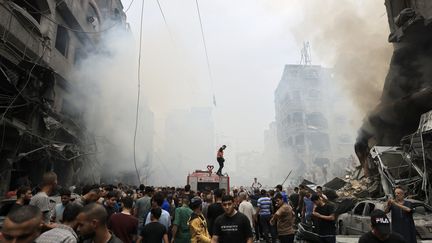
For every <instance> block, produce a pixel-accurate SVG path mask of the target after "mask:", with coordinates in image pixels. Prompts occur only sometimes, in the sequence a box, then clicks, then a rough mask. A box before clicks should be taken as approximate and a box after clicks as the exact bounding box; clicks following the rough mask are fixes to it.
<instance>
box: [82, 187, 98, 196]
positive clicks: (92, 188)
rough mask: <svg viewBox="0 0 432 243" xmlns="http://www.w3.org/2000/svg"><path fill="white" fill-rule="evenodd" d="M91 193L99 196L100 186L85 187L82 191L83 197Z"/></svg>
mask: <svg viewBox="0 0 432 243" xmlns="http://www.w3.org/2000/svg"><path fill="white" fill-rule="evenodd" d="M89 192H95V193H97V194H99V192H100V189H99V185H85V186H84V187H83V189H82V193H81V194H82V195H85V194H87V193H89Z"/></svg>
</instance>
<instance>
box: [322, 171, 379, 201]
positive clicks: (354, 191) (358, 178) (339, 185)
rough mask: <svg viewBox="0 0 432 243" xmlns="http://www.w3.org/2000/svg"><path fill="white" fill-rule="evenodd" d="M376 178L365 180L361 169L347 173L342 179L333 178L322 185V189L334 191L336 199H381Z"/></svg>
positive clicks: (377, 177) (377, 178)
mask: <svg viewBox="0 0 432 243" xmlns="http://www.w3.org/2000/svg"><path fill="white" fill-rule="evenodd" d="M380 185H381V184H380V178H379V175H378V176H374V177H370V178H367V177H365V176H364V173H363V170H362V167H361V166H359V167H357V168H355V169H353V170H350V171H347V175H346V176H345V178H344V179H341V178H339V177H335V178H334V179H333V180H331V181H329V182H327V183H326V184H324V185H323V186H324V188H326V189H330V190H334V191H336V195H337V197H338V198H351V197H356V198H371V197H372V198H373V197H381V196H383V195H382V190H381V186H380Z"/></svg>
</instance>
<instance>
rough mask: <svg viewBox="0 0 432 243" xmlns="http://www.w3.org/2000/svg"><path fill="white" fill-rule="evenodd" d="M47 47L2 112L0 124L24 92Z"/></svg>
mask: <svg viewBox="0 0 432 243" xmlns="http://www.w3.org/2000/svg"><path fill="white" fill-rule="evenodd" d="M46 49H47V47H46V46H45V45H44V47H43V51H42V55H41V56H40V57H39V58H38V60H37V61H36V62H35V63H34V64H33V66H32V67H31V69H30V71H29V73H28V77H27V81H26V82H25V84H24V86H23V87H22V89H20V90H19V92H18V94H17V95H16V96H15V97H14V99H13V100H12V102H11V103H10V104H9V105H8V107H7V108H6V110H5V111H4V112H3V115H2V117H1V118H0V122H2V121H3V119H4V118H5V116H6V114H7V112H8V111H9V109H10V108H11V107H12V106H13V104H14V103H15V101H16V100H17V99H18V97H19V96H20V95H21V93H22V92H23V91H24V89H25V88H26V87H27V85H28V84H29V83H30V79H31V74H32V72H33V69H34V68H35V67H36V65H38V64H39V62H41V61H42V58H43V56H44V55H45V51H46Z"/></svg>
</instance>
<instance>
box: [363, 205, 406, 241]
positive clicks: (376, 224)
mask: <svg viewBox="0 0 432 243" xmlns="http://www.w3.org/2000/svg"><path fill="white" fill-rule="evenodd" d="M371 228H372V230H371V231H369V232H367V233H364V234H363V235H362V236H361V237H360V239H359V241H358V242H359V243H403V242H406V241H405V240H404V239H403V238H402V236H401V235H399V234H397V233H392V232H391V230H390V220H389V219H388V218H387V215H386V214H385V213H384V211H382V210H379V209H375V210H374V211H372V213H371Z"/></svg>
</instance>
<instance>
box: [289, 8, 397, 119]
mask: <svg viewBox="0 0 432 243" xmlns="http://www.w3.org/2000/svg"><path fill="white" fill-rule="evenodd" d="M297 4H299V5H300V6H301V8H300V9H299V11H301V12H302V13H303V14H304V16H303V19H302V20H301V22H300V23H298V24H297V25H295V26H294V27H292V28H291V29H292V31H293V34H294V36H295V38H296V39H297V41H298V42H299V43H301V42H302V41H305V40H309V41H311V45H312V53H313V54H314V55H313V57H312V59H313V60H316V59H318V60H319V61H320V62H322V64H324V65H326V66H329V67H333V68H334V74H335V78H336V80H337V81H339V83H340V85H341V86H342V89H343V90H345V91H347V92H349V97H350V98H351V99H353V101H354V103H355V105H356V106H357V107H358V109H359V111H360V112H361V113H362V116H363V115H364V114H366V112H368V111H369V110H370V109H372V108H373V107H374V106H375V105H376V104H377V103H378V101H379V99H380V95H381V91H382V87H383V84H384V80H385V76H386V74H387V71H388V68H389V63H390V59H391V54H392V50H393V49H392V46H391V44H390V43H388V41H387V38H388V35H389V28H388V23H387V14H386V10H385V6H384V2H383V1H376V0H366V1H351V0H345V1H338V0H330V1H318V0H313V1H302V3H298V2H297ZM315 64H317V62H316V61H315ZM318 64H319V63H318Z"/></svg>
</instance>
